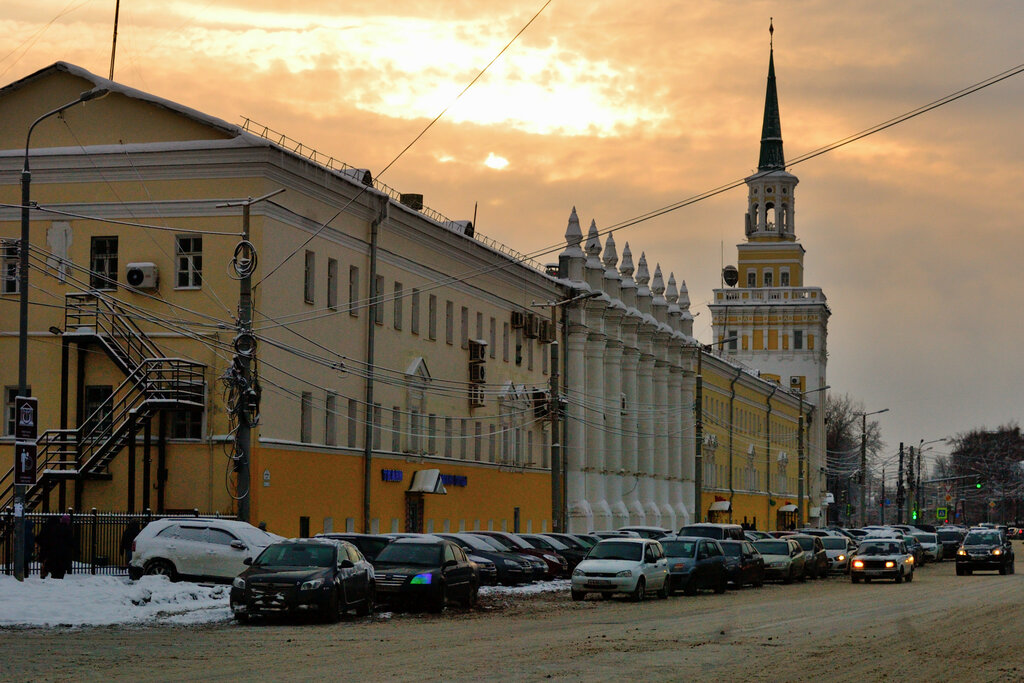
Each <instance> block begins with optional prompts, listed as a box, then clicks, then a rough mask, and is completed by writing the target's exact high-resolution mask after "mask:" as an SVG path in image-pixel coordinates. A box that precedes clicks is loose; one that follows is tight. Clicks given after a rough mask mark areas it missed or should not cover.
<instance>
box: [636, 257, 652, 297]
mask: <svg viewBox="0 0 1024 683" xmlns="http://www.w3.org/2000/svg"><path fill="white" fill-rule="evenodd" d="M650 281H651V273H650V271H648V270H647V253H646V252H643V251H641V252H640V261H639V263H637V267H636V283H637V284H638V285H640V289H647V283H648V282H650Z"/></svg>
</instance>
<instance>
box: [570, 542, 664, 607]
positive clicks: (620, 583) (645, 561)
mask: <svg viewBox="0 0 1024 683" xmlns="http://www.w3.org/2000/svg"><path fill="white" fill-rule="evenodd" d="M648 591H656V592H657V594H658V597H659V598H667V597H668V560H667V559H665V551H664V550H663V549H662V547H661V543H659V542H658V541H655V540H653V539H649V538H608V539H605V540H603V541H601V542H599V543H598V544H597V545H595V546H594V547H593V548H591V549H590V552H589V553H587V556H586V557H585V558H584V559H583V561H582V562H580V563H579V564H578V565H576V569H574V570H573V572H572V599H573V600H583V599H584V598H585V597H586V596H587V593H601V594H602V595H604V596H605V597H611V596H612V595H613V594H615V593H626V594H628V595H629V596H630V597H631V598H632V599H633V600H635V601H640V600H643V599H644V597H645V596H646V595H647V592H648Z"/></svg>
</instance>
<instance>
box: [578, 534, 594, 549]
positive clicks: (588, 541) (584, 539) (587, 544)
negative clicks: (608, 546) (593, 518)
mask: <svg viewBox="0 0 1024 683" xmlns="http://www.w3.org/2000/svg"><path fill="white" fill-rule="evenodd" d="M574 538H575V539H576V540H577V541H579V542H580V543H582V544H583V547H584V548H593V547H594V546H595V545H597V541H595V540H594V539H592V538H591V537H590V536H574Z"/></svg>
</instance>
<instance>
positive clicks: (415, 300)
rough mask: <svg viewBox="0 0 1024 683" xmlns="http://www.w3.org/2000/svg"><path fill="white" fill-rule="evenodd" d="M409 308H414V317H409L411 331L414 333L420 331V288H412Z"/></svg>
mask: <svg viewBox="0 0 1024 683" xmlns="http://www.w3.org/2000/svg"><path fill="white" fill-rule="evenodd" d="M409 308H411V309H412V317H411V318H410V319H409V331H410V332H412V333H413V334H419V333H420V290H418V289H416V288H415V287H413V288H412V295H411V296H410V297H409Z"/></svg>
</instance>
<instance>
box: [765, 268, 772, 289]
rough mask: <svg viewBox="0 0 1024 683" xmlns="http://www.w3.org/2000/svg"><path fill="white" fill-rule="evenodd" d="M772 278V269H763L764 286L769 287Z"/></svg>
mask: <svg viewBox="0 0 1024 683" xmlns="http://www.w3.org/2000/svg"><path fill="white" fill-rule="evenodd" d="M772 279H773V278H772V271H770V270H766V271H764V286H765V287H771V286H772Z"/></svg>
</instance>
